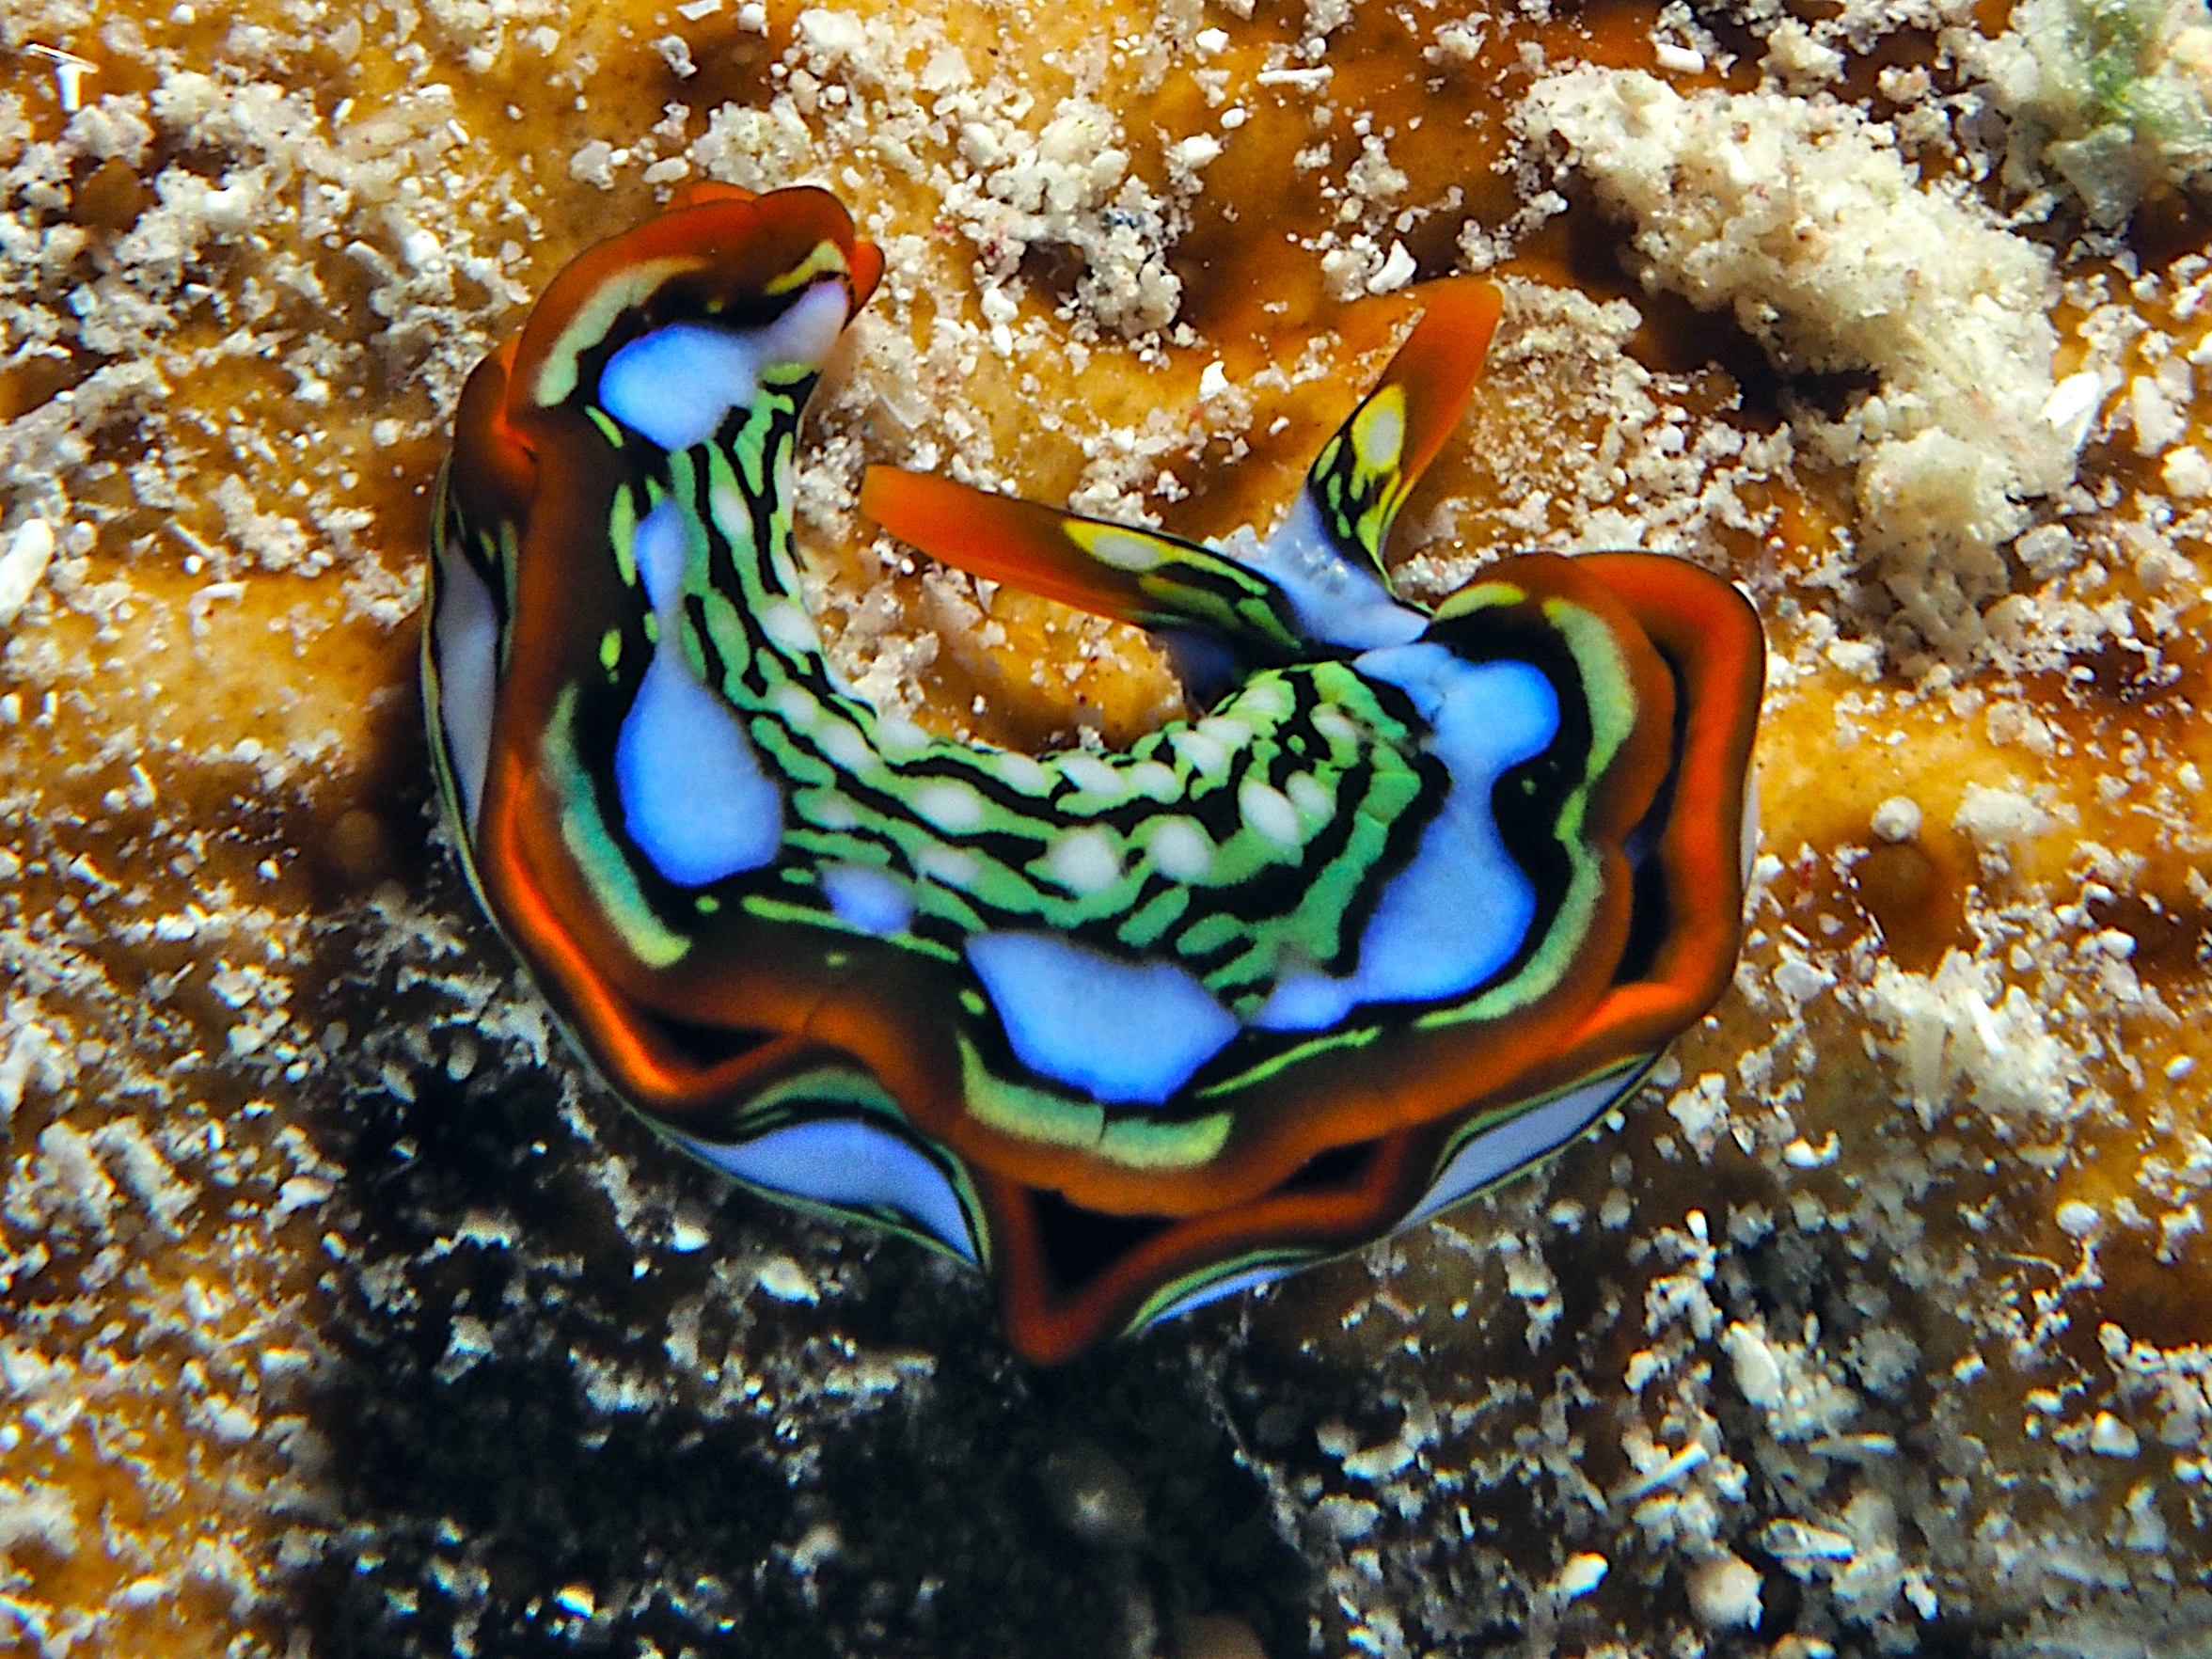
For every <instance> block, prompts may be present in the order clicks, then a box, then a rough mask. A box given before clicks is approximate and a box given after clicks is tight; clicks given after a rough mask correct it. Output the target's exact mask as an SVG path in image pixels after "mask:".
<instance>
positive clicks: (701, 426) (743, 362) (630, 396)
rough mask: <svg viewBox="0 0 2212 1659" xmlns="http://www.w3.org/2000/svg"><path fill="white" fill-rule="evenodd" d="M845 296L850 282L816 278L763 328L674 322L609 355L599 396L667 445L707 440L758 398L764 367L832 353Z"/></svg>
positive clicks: (841, 326)
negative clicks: (847, 283)
mask: <svg viewBox="0 0 2212 1659" xmlns="http://www.w3.org/2000/svg"><path fill="white" fill-rule="evenodd" d="M846 304H847V300H846V295H845V285H844V284H843V283H840V282H817V283H815V284H814V287H812V288H810V289H808V290H807V292H805V293H804V294H802V295H800V296H799V298H798V299H797V300H796V301H794V302H793V303H792V306H791V308H790V309H788V310H786V311H785V312H784V313H783V314H782V316H781V317H778V318H777V319H776V320H775V321H774V322H773V323H770V324H767V325H766V327H764V328H724V327H721V326H719V324H713V323H671V324H668V325H667V326H665V327H662V328H656V329H655V330H654V331H653V332H652V333H651V334H646V335H640V337H639V338H638V339H636V340H631V341H630V342H629V344H627V345H625V346H624V347H622V348H621V350H619V351H617V352H616V353H615V354H614V356H611V357H609V358H608V359H607V367H606V368H604V369H603V370H601V371H600V373H599V401H600V403H601V404H602V405H604V406H605V408H606V410H607V412H608V414H609V415H612V416H613V417H614V418H615V419H617V420H619V421H621V422H622V423H623V424H624V426H626V427H629V428H630V429H631V430H632V431H634V432H639V433H642V434H643V435H645V436H646V437H648V438H651V439H652V440H653V441H654V442H655V443H656V444H658V445H659V446H660V447H661V448H662V449H664V450H687V449H689V448H690V447H691V446H692V445H693V444H703V443H704V442H706V440H707V439H708V438H710V437H712V436H714V435H715V432H716V430H717V429H718V428H719V426H720V425H721V424H722V421H723V419H725V418H727V417H728V415H729V413H730V411H731V410H732V409H743V408H746V407H749V406H750V405H751V403H752V401H753V399H754V398H755V397H756V396H757V395H758V394H759V392H760V377H761V371H763V370H765V369H768V368H771V367H773V366H775V365H777V364H782V363H809V364H812V363H819V362H820V361H821V360H822V359H823V358H824V357H825V356H828V355H829V353H830V346H831V345H832V344H834V343H835V342H836V340H837V336H838V334H839V333H840V331H842V330H843V329H844V327H845V307H846Z"/></svg>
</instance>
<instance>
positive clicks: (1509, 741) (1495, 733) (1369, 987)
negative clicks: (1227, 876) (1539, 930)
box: [1253, 641, 1559, 1031]
mask: <svg viewBox="0 0 2212 1659" xmlns="http://www.w3.org/2000/svg"><path fill="white" fill-rule="evenodd" d="M1352 666H1353V667H1354V668H1356V669H1358V670H1359V672H1361V673H1363V674H1365V675H1367V677H1368V678H1369V679H1374V680H1381V681H1383V682H1384V683H1385V684H1388V685H1393V686H1396V687H1398V688H1399V689H1401V690H1403V691H1404V692H1406V694H1407V695H1409V696H1410V697H1412V698H1413V700H1414V708H1415V710H1416V712H1418V713H1419V715H1420V716H1421V718H1422V719H1425V720H1427V721H1428V722H1429V724H1430V737H1429V742H1428V745H1427V747H1428V750H1429V752H1430V753H1431V754H1433V755H1434V756H1436V758H1437V759H1439V760H1441V761H1442V762H1444V765H1445V768H1446V770H1447V771H1448V772H1449V773H1450V774H1451V792H1450V793H1449V794H1448V795H1446V797H1445V800H1444V807H1443V810H1442V811H1440V812H1439V813H1438V814H1437V815H1436V817H1435V819H1434V820H1433V821H1432V822H1430V825H1429V827H1428V829H1427V830H1423V831H1422V834H1421V845H1420V848H1419V850H1418V851H1416V852H1415V853H1414V859H1413V861H1412V862H1411V863H1409V864H1408V865H1407V866H1406V867H1405V868H1404V869H1403V870H1401V871H1399V872H1398V875H1397V876H1396V877H1393V878H1392V880H1391V882H1390V884H1389V886H1388V887H1386V888H1384V889H1383V892H1382V901H1381V903H1379V904H1378V905H1377V906H1376V907H1375V914H1374V916H1373V917H1372V918H1371V919H1370V920H1369V921H1368V923H1367V929H1366V931H1365V932H1363V933H1362V934H1361V935H1360V950H1359V964H1358V966H1357V967H1356V968H1355V969H1354V970H1353V971H1352V972H1351V973H1350V974H1348V975H1347V976H1346V977H1344V978H1342V979H1332V978H1329V977H1327V976H1326V975H1323V974H1319V973H1313V972H1304V973H1298V974H1294V975H1290V976H1288V977H1286V978H1285V979H1284V980H1283V981H1282V982H1281V983H1280V984H1279V985H1278V986H1277V987H1275V991H1274V994H1273V995H1272V996H1271V997H1270V998H1269V999H1268V1001H1267V1003H1266V1005H1265V1006H1263V1007H1262V1008H1261V1009H1260V1011H1259V1013H1258V1014H1257V1015H1256V1017H1255V1018H1254V1019H1253V1024H1255V1025H1256V1026H1259V1027H1261V1028H1263V1029H1265V1030H1268V1031H1320V1030H1323V1029H1325V1028H1327V1027H1329V1026H1332V1025H1335V1023H1336V1022H1337V1021H1338V1020H1340V1019H1343V1018H1344V1017H1345V1016H1346V1015H1347V1014H1348V1013H1350V1012H1351V1009H1352V1008H1354V1007H1355V1006H1357V1005H1358V1004H1360V1003H1413V1002H1428V1001H1430V1000H1432V999H1435V998H1438V997H1449V996H1457V995H1460V994H1461V993H1462V992H1465V991H1469V990H1472V989H1474V988H1475V987H1477V986H1478V985H1480V984H1481V983H1482V982H1483V981H1484V980H1486V979H1488V978H1489V977H1490V976H1491V975H1492V974H1493V973H1495V972H1497V971H1498V970H1499V969H1500V968H1502V967H1504V966H1505V965H1506V963H1508V962H1509V961H1510V960H1511V959H1512V957H1513V954H1514V953H1515V952H1516V951H1518V950H1519V949H1520V948H1521V945H1522V942H1523V941H1524V940H1525V939H1526V938H1527V935H1528V927H1529V924H1530V923H1531V922H1533V921H1534V920H1535V917H1536V889H1535V887H1534V885H1533V884H1532V883H1531V882H1530V880H1529V878H1528V875H1527V872H1526V871H1525V870H1523V869H1522V867H1521V866H1520V864H1519V863H1518V862H1517V861H1515V860H1514V858H1513V856H1512V854H1511V853H1509V852H1508V851H1507V850H1506V845H1505V843H1504V842H1503V841H1502V840H1500V839H1499V837H1498V829H1497V818H1496V816H1495V814H1494V813H1493V795H1494V794H1495V792H1496V789H1497V781H1498V779H1499V777H1500V776H1501V775H1502V774H1503V773H1504V772H1505V771H1506V770H1507V769H1508V768H1509V767H1511V766H1518V765H1520V764H1521V763H1522V762H1523V761H1525V760H1528V759H1531V758H1532V757H1534V756H1536V755H1539V754H1541V753H1542V752H1543V751H1544V750H1545V749H1546V748H1547V747H1548V746H1549V745H1550V744H1551V741H1552V739H1553V738H1554V737H1556V735H1558V731H1559V699H1558V694H1557V693H1556V691H1554V690H1553V688H1552V683H1551V681H1550V680H1548V679H1546V678H1545V677H1544V675H1543V674H1542V673H1541V672H1540V671H1539V670H1538V669H1536V668H1535V667H1533V666H1532V665H1531V664H1528V663H1525V662H1513V661H1496V662H1483V663H1471V662H1468V661H1466V660H1465V659H1464V658H1462V657H1460V656H1455V655H1454V654H1453V653H1452V652H1450V651H1448V650H1446V648H1445V647H1444V646H1442V645H1437V644H1433V643H1429V642H1426V641H1424V642H1422V643H1420V644H1414V645H1394V646H1389V647H1386V648H1384V649H1382V650H1380V651H1369V652H1367V653H1366V654H1365V655H1363V656H1359V657H1357V658H1355V659H1354V661H1353V664H1352Z"/></svg>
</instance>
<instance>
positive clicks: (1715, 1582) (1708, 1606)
mask: <svg viewBox="0 0 2212 1659" xmlns="http://www.w3.org/2000/svg"><path fill="white" fill-rule="evenodd" d="M1760 1611H1761V1609H1760V1604H1759V1570H1758V1569H1757V1568H1755V1567H1753V1566H1752V1565H1751V1564H1750V1563H1749V1562H1747V1561H1745V1560H1741V1559H1739V1558H1738V1557H1737V1556H1718V1557H1716V1558H1715V1559H1714V1560H1711V1561H1707V1562H1705V1563H1704V1564H1703V1565H1702V1566H1700V1567H1698V1569H1696V1570H1695V1571H1694V1572H1691V1574H1690V1617H1691V1618H1693V1619H1696V1620H1697V1621H1698V1623H1699V1624H1701V1625H1703V1626H1704V1627H1705V1628H1706V1629H1707V1630H1728V1629H1730V1628H1736V1629H1748V1628H1749V1627H1750V1626H1752V1625H1755V1624H1757V1623H1758V1622H1759V1615H1760Z"/></svg>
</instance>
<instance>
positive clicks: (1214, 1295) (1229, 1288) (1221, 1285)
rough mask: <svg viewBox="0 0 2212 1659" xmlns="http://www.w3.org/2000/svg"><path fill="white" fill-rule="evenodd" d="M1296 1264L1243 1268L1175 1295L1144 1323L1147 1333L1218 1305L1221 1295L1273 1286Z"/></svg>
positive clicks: (1298, 1265) (1271, 1264) (1297, 1268)
mask: <svg viewBox="0 0 2212 1659" xmlns="http://www.w3.org/2000/svg"><path fill="white" fill-rule="evenodd" d="M1302 1265H1303V1264H1302V1263H1299V1262H1272V1263H1269V1264H1267V1265H1265V1266H1262V1267H1255V1268H1246V1269H1245V1270H1244V1271H1243V1272H1240V1273H1231V1274H1229V1275H1228V1276H1227V1277H1226V1278H1222V1279H1216V1280H1214V1282H1213V1283H1212V1284H1210V1285H1201V1286H1200V1287H1199V1288H1197V1289H1195V1290H1193V1291H1192V1292H1190V1294H1188V1295H1186V1296H1178V1297H1177V1298H1176V1299H1175V1300H1174V1301H1173V1302H1171V1303H1168V1304H1167V1305H1166V1306H1165V1307H1163V1308H1161V1310H1160V1311H1159V1312H1158V1313H1155V1314H1154V1315H1153V1316H1152V1317H1151V1318H1150V1319H1146V1320H1145V1329H1146V1330H1150V1329H1151V1328H1152V1327H1153V1326H1154V1325H1157V1324H1159V1323H1160V1322H1161V1320H1163V1319H1179V1318H1180V1317H1181V1316H1182V1315H1184V1314H1187V1313H1189V1312H1191V1311H1192V1310H1193V1308H1200V1307H1204V1306H1205V1305H1206V1304H1207V1303H1209V1302H1219V1301H1220V1300H1221V1299H1222V1298H1223V1297H1224V1296H1234V1295H1236V1294H1237V1293H1238V1292H1239V1291H1240V1290H1256V1289H1258V1288H1260V1287H1261V1286H1262V1285H1272V1284H1273V1283H1274V1282H1275V1281H1276V1280H1277V1279H1287V1278H1288V1277H1289V1276H1290V1275H1291V1274H1292V1273H1294V1272H1297V1271H1298V1270H1299V1268H1300V1267H1301V1266H1302Z"/></svg>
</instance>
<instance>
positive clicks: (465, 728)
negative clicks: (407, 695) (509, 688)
mask: <svg viewBox="0 0 2212 1659" xmlns="http://www.w3.org/2000/svg"><path fill="white" fill-rule="evenodd" d="M437 561H438V607H437V616H436V618H435V620H434V621H433V623H432V624H431V626H432V630H433V639H434V643H435V647H436V656H437V688H438V706H437V715H438V719H440V720H441V721H443V722H444V725H445V728H446V763H447V765H449V766H451V767H452V770H453V782H454V783H456V784H457V785H458V786H459V787H460V790H461V811H462V816H463V818H464V819H465V820H466V825H467V829H468V831H469V833H470V834H472V835H473V834H474V833H475V832H476V812H477V804H478V802H479V801H481V800H482V798H483V782H484V771H485V768H486V767H487V766H490V764H491V756H492V710H493V708H494V707H495V706H496V705H497V703H498V690H499V624H498V616H497V614H496V613H495V612H494V610H493V608H492V591H491V589H490V588H488V587H486V586H485V585H484V579H483V577H480V576H478V575H477V574H476V567H475V566H474V565H472V564H470V563H469V562H468V561H467V560H466V559H463V558H461V557H460V556H459V555H458V554H453V553H449V552H447V551H446V550H445V549H443V548H440V549H439V550H438V554H437Z"/></svg>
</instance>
